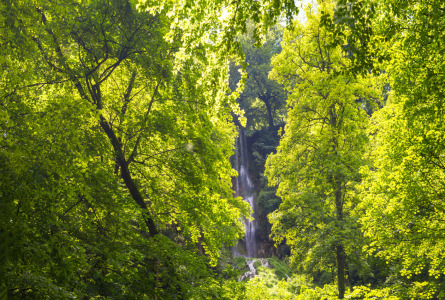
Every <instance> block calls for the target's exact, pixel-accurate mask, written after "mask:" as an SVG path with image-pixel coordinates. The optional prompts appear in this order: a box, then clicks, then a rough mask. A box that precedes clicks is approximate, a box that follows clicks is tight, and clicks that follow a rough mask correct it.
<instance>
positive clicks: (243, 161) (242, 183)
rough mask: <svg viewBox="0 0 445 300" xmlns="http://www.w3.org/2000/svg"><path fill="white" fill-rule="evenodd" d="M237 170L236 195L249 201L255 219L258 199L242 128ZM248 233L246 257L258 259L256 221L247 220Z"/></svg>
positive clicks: (238, 147) (238, 142)
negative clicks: (250, 171)
mask: <svg viewBox="0 0 445 300" xmlns="http://www.w3.org/2000/svg"><path fill="white" fill-rule="evenodd" d="M236 146H237V147H236V149H237V153H236V161H235V163H236V166H235V167H236V170H237V171H238V177H237V178H236V181H235V187H234V188H235V194H236V196H241V197H243V199H244V201H247V202H248V203H249V204H250V206H251V207H252V210H253V217H254V218H255V212H256V203H255V202H256V199H255V193H254V186H253V183H252V181H251V179H250V176H249V169H248V156H247V142H246V136H245V134H244V131H243V129H242V128H240V129H239V138H238V140H237V142H236ZM245 225H246V233H245V237H244V241H245V243H246V256H247V257H256V256H257V239H256V229H257V221H256V220H255V219H254V220H252V221H248V220H245ZM234 254H235V255H240V254H239V253H238V252H236V251H234Z"/></svg>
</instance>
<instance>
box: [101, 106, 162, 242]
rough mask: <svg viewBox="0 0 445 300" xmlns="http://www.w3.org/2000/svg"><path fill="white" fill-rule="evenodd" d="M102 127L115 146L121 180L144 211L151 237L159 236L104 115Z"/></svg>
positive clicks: (117, 140) (120, 147)
mask: <svg viewBox="0 0 445 300" xmlns="http://www.w3.org/2000/svg"><path fill="white" fill-rule="evenodd" d="M100 126H101V127H102V129H103V130H104V131H105V133H106V134H107V136H108V138H109V139H110V141H111V144H112V145H113V148H114V153H115V155H116V162H117V164H118V165H119V167H120V169H121V178H122V179H123V180H124V183H125V185H126V186H127V188H128V191H129V192H130V195H131V197H132V198H133V200H134V201H135V202H136V203H137V204H138V205H139V207H140V208H142V209H143V210H144V219H145V224H146V225H147V227H148V232H149V233H150V236H155V235H157V234H159V231H158V228H157V227H156V224H155V223H154V221H153V219H152V218H151V216H150V214H149V213H148V207H147V204H146V203H145V201H144V198H143V197H142V195H141V192H140V191H139V188H138V187H137V185H136V183H135V182H134V180H133V178H132V177H131V173H130V170H129V169H128V163H127V161H126V160H125V156H124V153H123V151H122V146H121V143H120V142H119V139H118V138H117V136H116V134H115V133H114V131H113V129H112V128H111V126H110V124H109V123H108V121H107V120H106V119H105V118H104V117H103V116H102V115H100Z"/></svg>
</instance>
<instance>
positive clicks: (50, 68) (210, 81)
mask: <svg viewBox="0 0 445 300" xmlns="http://www.w3.org/2000/svg"><path fill="white" fill-rule="evenodd" d="M225 4H226V3H223V2H221V3H220V2H214V3H212V5H211V6H208V5H207V4H206V3H201V4H197V3H194V2H193V3H192V2H190V3H182V2H176V1H168V2H164V1H162V2H157V3H155V2H150V3H149V4H147V5H145V4H144V3H139V4H138V3H136V2H135V1H124V0H113V1H101V0H97V1H93V0H91V1H74V0H72V1H71V0H63V1H56V2H54V1H2V2H1V4H0V12H1V14H0V15H1V17H0V23H1V28H2V30H1V33H0V45H1V46H0V47H1V53H2V56H1V58H0V68H1V70H2V72H1V79H0V93H1V106H0V132H1V133H0V161H1V163H0V175H1V176H0V197H1V199H2V201H1V204H0V205H1V210H0V241H1V244H0V287H1V289H2V291H1V293H2V294H4V292H3V291H4V290H6V293H7V295H8V297H9V298H12V299H13V298H26V297H29V298H36V299H44V298H49V299H68V298H75V297H77V298H95V297H96V298H101V297H102V298H106V297H111V298H113V299H122V298H126V299H136V298H140V299H144V298H152V297H153V296H155V295H156V296H158V297H159V298H161V299H169V298H175V297H176V298H177V297H181V298H182V297H183V298H190V297H192V295H193V294H195V293H196V295H201V296H200V297H201V298H204V299H205V298H209V296H205V295H207V294H208V293H210V292H211V291H208V290H206V288H207V286H221V284H220V283H218V281H217V279H215V278H214V276H213V275H212V274H211V273H209V271H208V269H207V264H215V262H216V259H217V257H218V255H219V249H220V247H221V246H222V245H225V244H231V243H232V242H233V241H234V240H236V239H237V238H238V237H239V236H240V235H241V234H242V233H243V231H242V216H243V215H245V214H247V213H248V205H247V204H246V203H245V202H244V201H242V200H241V199H234V198H233V195H232V190H231V177H232V176H233V175H235V173H234V171H233V170H232V168H231V166H230V163H229V157H230V156H231V155H232V154H233V140H234V138H235V135H236V132H235V128H234V125H232V123H231V122H230V120H231V115H230V113H231V111H235V113H236V112H237V111H238V109H237V105H236V102H235V98H236V95H235V94H231V93H230V92H229V91H228V86H227V81H228V78H227V77H228V63H227V62H228V59H229V57H230V56H233V55H237V49H236V47H233V46H231V40H232V37H233V35H234V34H236V32H237V31H239V30H242V24H243V23H245V20H246V17H247V16H245V15H243V14H242V13H237V12H236V10H237V7H234V6H230V5H227V6H226V5H225ZM248 4H252V1H245V2H243V3H242V4H241V6H242V7H244V6H245V5H248ZM265 4H266V7H265V8H266V9H267V8H269V9H270V10H269V11H268V13H267V16H270V19H267V18H264V20H261V21H264V22H263V23H269V22H270V21H272V20H274V19H276V17H277V16H278V15H279V14H280V10H279V9H280V8H281V7H282V6H280V7H272V4H271V3H269V4H268V3H265ZM283 5H284V7H288V8H289V12H291V11H294V5H293V2H291V1H289V3H287V4H286V3H284V4H283ZM137 6H138V8H137ZM224 6H225V7H226V8H227V9H228V12H229V15H228V16H229V18H228V19H227V18H222V19H219V17H221V14H222V13H223V10H224V9H223V7H224ZM146 9H147V10H146ZM272 11H273V12H272ZM252 12H253V13H255V12H256V13H258V14H261V9H260V8H259V7H258V5H257V10H256V11H252ZM269 12H270V14H269ZM265 15H266V14H265ZM249 16H251V15H249ZM232 17H233V19H232ZM207 18H208V19H207ZM266 19H267V20H266ZM206 20H209V21H208V22H207V21H206ZM231 20H233V21H234V22H232V21H231ZM225 22H227V24H225V25H224V24H223V23H225ZM256 23H257V24H259V23H261V22H260V20H259V18H257V19H256ZM198 28H199V30H197V29H198ZM258 28H260V26H258ZM195 30H196V31H195ZM192 33H193V34H192ZM219 33H221V34H219ZM235 60H236V58H235ZM166 236H169V237H170V238H169V239H168V238H166ZM172 240H174V241H175V242H176V243H173V242H172ZM197 246H198V247H197ZM198 250H199V252H200V253H201V254H205V255H206V256H200V255H198V254H197V252H198ZM214 280H216V282H217V283H214V282H213V281H214ZM207 281H208V282H213V283H212V284H208V282H207ZM192 286H193V289H192V288H191V287H192ZM201 288H202V289H201Z"/></svg>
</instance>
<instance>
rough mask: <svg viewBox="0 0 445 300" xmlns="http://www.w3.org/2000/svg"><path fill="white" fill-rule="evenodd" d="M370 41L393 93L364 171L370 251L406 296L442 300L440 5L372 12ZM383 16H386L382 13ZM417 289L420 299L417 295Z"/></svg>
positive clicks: (444, 94) (401, 5)
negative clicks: (395, 274) (390, 268)
mask: <svg viewBox="0 0 445 300" xmlns="http://www.w3.org/2000/svg"><path fill="white" fill-rule="evenodd" d="M376 11H377V15H379V16H380V17H378V18H374V19H373V28H374V31H375V34H376V35H378V36H383V37H385V38H386V39H385V40H382V41H381V43H380V44H379V48H380V49H379V50H380V51H381V52H382V53H383V54H384V55H383V56H384V57H387V58H389V59H390V60H382V61H381V64H380V65H379V67H380V68H381V69H384V70H386V71H387V78H388V83H389V84H390V86H391V93H390V96H389V100H388V105H387V107H385V108H384V109H383V110H382V111H381V112H379V113H378V114H376V116H375V117H374V120H373V124H374V125H373V128H372V130H371V133H370V136H371V148H370V149H369V158H370V159H371V161H372V162H373V164H372V165H371V166H370V167H369V168H367V169H364V171H363V173H364V174H365V181H364V185H363V188H364V189H363V192H362V197H363V200H364V201H363V205H362V208H363V211H364V215H363V217H362V219H361V221H362V224H363V226H364V229H365V233H366V234H367V235H368V236H369V237H370V238H371V239H372V243H371V245H370V247H369V248H368V249H369V251H370V252H375V253H377V254H378V255H380V256H382V257H384V258H386V259H388V261H391V262H393V263H395V264H398V265H399V266H398V268H397V270H399V271H400V274H401V275H402V278H403V280H404V281H405V282H406V283H407V285H406V286H407V287H408V289H407V291H406V293H405V294H403V297H416V298H417V297H418V298H420V297H427V295H428V296H431V297H439V298H440V297H443V293H442V292H441V291H443V290H444V286H445V283H444V281H443V275H442V274H444V272H445V265H444V264H443V247H444V244H443V238H444V236H443V230H444V226H443V218H444V212H445V211H444V206H443V196H444V193H445V189H444V184H445V181H444V175H445V173H444V158H443V156H444V154H445V148H444V141H445V140H444V139H445V136H444V134H443V133H444V130H445V128H444V118H445V115H444V104H445V102H444V101H445V100H444V99H445V90H444V83H445V82H444V76H443V72H444V70H445V64H444V52H443V50H444V46H443V40H444V37H445V36H444V34H445V33H444V32H445V26H444V20H445V13H444V11H445V5H444V3H443V2H442V1H428V2H426V1H420V2H418V3H413V2H410V1H385V2H382V3H378V5H376ZM383 12H384V13H383ZM419 286H422V289H421V293H418V294H416V290H417V291H418V290H419V288H418V287H419Z"/></svg>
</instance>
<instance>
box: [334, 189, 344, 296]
mask: <svg viewBox="0 0 445 300" xmlns="http://www.w3.org/2000/svg"><path fill="white" fill-rule="evenodd" d="M342 196H343V193H342V190H341V181H340V180H339V181H338V182H337V183H336V191H335V206H336V213H337V221H338V222H339V223H341V222H343V201H342V198H343V197H342ZM339 229H340V230H341V228H339ZM335 252H336V256H337V287H338V299H343V298H344V297H345V286H346V276H345V271H346V253H345V249H344V247H343V243H342V242H338V244H337V245H336V246H335Z"/></svg>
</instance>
